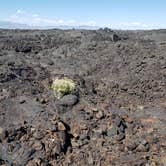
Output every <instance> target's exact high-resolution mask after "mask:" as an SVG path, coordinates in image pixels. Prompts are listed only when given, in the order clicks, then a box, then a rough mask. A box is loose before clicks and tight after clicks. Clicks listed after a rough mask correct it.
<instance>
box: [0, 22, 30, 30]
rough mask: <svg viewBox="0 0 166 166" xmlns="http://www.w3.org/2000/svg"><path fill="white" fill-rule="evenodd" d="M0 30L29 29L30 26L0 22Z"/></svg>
mask: <svg viewBox="0 0 166 166" xmlns="http://www.w3.org/2000/svg"><path fill="white" fill-rule="evenodd" d="M0 28H2V29H30V28H31V26H29V25H26V24H20V23H13V22H9V21H0Z"/></svg>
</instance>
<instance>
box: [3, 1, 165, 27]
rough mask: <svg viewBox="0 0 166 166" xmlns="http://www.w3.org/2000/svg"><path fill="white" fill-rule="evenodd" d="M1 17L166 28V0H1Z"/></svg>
mask: <svg viewBox="0 0 166 166" xmlns="http://www.w3.org/2000/svg"><path fill="white" fill-rule="evenodd" d="M0 20H1V21H2V20H3V21H4V20H7V21H12V22H18V23H23V24H28V25H34V26H54V25H71V26H72V25H73V26H75V25H88V26H102V27H106V26H107V27H111V28H117V29H154V28H166V0H1V3H0Z"/></svg>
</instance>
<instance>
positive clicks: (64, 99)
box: [58, 95, 78, 106]
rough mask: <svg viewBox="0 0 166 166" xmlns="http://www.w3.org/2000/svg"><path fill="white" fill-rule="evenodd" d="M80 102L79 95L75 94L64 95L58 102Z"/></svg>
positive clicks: (64, 104)
mask: <svg viewBox="0 0 166 166" xmlns="http://www.w3.org/2000/svg"><path fill="white" fill-rule="evenodd" d="M77 102H78V97H77V96H75V95H65V96H64V97H62V98H61V99H60V100H59V102H58V104H59V105H63V106H73V105H75V104H76V103H77Z"/></svg>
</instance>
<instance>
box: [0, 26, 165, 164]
mask: <svg viewBox="0 0 166 166" xmlns="http://www.w3.org/2000/svg"><path fill="white" fill-rule="evenodd" d="M161 34H162V35H161ZM55 77H59V78H63V77H69V78H70V79H72V80H73V81H74V83H75V85H76V89H75V91H74V92H73V93H72V94H67V95H65V96H63V97H62V98H60V99H57V98H56V97H55V95H54V92H53V91H52V89H51V88H50V85H51V82H52V80H53V79H54V78H55ZM0 165H2V166H23V165H25V166H55V165H64V166H66V165H72V166H78V165H83V166H84V165H85V166H86V165H90V166H91V165H94V166H108V165H110V166H165V165H166V32H165V31H164V30H163V31H162V30H158V31H112V30H111V29H108V28H105V29H99V30H93V31H90V30H89V31H88V30H65V31H63V30H56V29H55V30H45V31H40V30H31V31H30V30H0Z"/></svg>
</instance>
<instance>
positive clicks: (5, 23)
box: [0, 21, 99, 30]
mask: <svg viewBox="0 0 166 166" xmlns="http://www.w3.org/2000/svg"><path fill="white" fill-rule="evenodd" d="M0 28H2V29H89V30H95V29H99V27H97V26H86V25H85V26H84V25H82V26H69V25H60V26H30V25H27V24H20V23H13V22H9V21H0Z"/></svg>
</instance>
